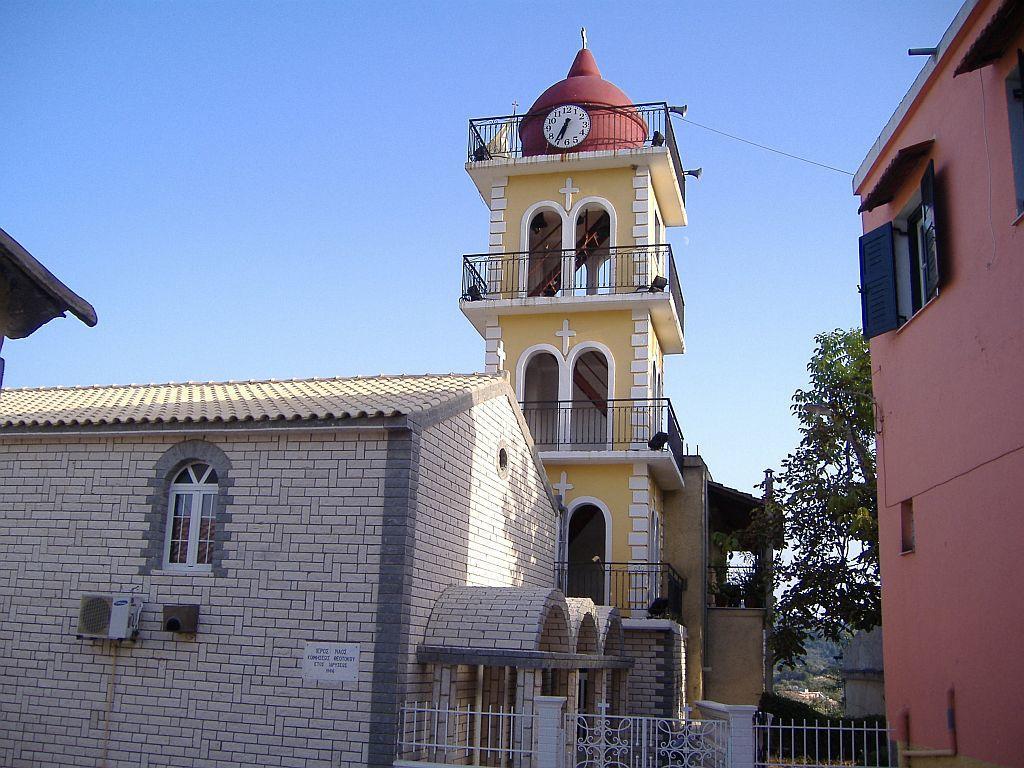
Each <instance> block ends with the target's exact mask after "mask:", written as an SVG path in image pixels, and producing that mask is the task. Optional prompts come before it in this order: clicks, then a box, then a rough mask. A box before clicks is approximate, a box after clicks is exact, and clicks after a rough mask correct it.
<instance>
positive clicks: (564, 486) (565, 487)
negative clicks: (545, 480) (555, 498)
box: [551, 472, 576, 501]
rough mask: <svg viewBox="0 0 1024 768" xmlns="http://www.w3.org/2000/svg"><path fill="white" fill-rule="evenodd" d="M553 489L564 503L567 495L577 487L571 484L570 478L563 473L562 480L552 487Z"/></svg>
mask: <svg viewBox="0 0 1024 768" xmlns="http://www.w3.org/2000/svg"><path fill="white" fill-rule="evenodd" d="M551 487H552V488H554V489H555V490H556V491H557V492H558V495H559V496H561V497H562V501H565V494H566V493H568V492H569V491H571V490H572V489H573V488H575V487H576V486H575V485H573V484H572V483H570V482H569V476H568V475H567V474H566V473H565V472H563V473H562V479H561V480H559V481H558V482H557V483H555V484H554V485H552V486H551Z"/></svg>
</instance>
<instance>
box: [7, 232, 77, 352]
mask: <svg viewBox="0 0 1024 768" xmlns="http://www.w3.org/2000/svg"><path fill="white" fill-rule="evenodd" d="M4 284H6V290H7V296H6V302H5V303H6V310H4V308H3V306H2V305H0V335H2V336H7V337H8V338H11V339H21V338H24V337H25V336H28V335H30V334H32V333H33V332H35V331H36V330H37V329H38V328H39V327H40V326H42V325H43V324H45V323H48V322H49V321H50V320H52V319H53V318H55V317H63V315H64V313H65V312H68V311H70V312H71V314H73V315H74V316H75V317H77V318H78V319H79V320H81V321H82V322H83V323H85V324H86V325H88V326H93V325H96V310H95V309H93V308H92V305H91V304H89V302H87V301H86V300H85V299H83V298H82V297H81V296H79V295H78V294H76V293H75V292H74V291H72V290H71V289H70V288H68V287H67V286H66V285H64V283H62V282H61V281H60V280H58V279H57V278H56V277H54V275H53V273H51V272H50V271H49V270H48V269H47V268H46V267H44V266H43V265H42V264H40V263H39V262H38V261H37V260H36V259H35V258H34V257H33V256H32V254H31V253H29V252H28V251H26V250H25V248H24V247H22V245H21V244H20V243H19V242H18V241H17V240H15V239H14V238H13V237H11V236H10V235H9V234H7V233H6V232H4V230H2V229H0V289H2V288H4V287H5V285H4ZM2 298H4V297H3V296H2V295H0V299H2Z"/></svg>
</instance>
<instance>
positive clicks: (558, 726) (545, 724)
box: [533, 696, 565, 768]
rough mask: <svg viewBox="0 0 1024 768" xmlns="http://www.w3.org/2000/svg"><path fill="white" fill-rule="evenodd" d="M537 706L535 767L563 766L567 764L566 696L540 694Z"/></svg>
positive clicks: (554, 767) (553, 767)
mask: <svg viewBox="0 0 1024 768" xmlns="http://www.w3.org/2000/svg"><path fill="white" fill-rule="evenodd" d="M536 707H537V708H536V712H537V729H536V734H537V736H536V742H535V743H534V760H533V768H562V766H563V765H564V764H565V762H564V759H563V758H564V757H565V697H564V696H538V697H537V698H536Z"/></svg>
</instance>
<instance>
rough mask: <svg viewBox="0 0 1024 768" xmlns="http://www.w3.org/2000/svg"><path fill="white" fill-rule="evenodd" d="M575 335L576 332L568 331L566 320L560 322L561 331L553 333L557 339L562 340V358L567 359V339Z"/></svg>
mask: <svg viewBox="0 0 1024 768" xmlns="http://www.w3.org/2000/svg"><path fill="white" fill-rule="evenodd" d="M575 335H576V331H570V330H569V321H568V320H563V321H562V330H560V331H555V336H558V337H560V338H561V339H562V356H563V357H568V356H569V339H570V338H572V337H573V336H575Z"/></svg>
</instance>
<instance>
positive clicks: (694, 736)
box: [566, 713, 729, 768]
mask: <svg viewBox="0 0 1024 768" xmlns="http://www.w3.org/2000/svg"><path fill="white" fill-rule="evenodd" d="M728 727H729V726H728V723H727V722H725V721H723V720H684V719H676V718H660V717H639V716H617V715H607V714H582V713H581V714H569V715H568V716H567V718H566V731H567V736H568V738H569V741H570V744H571V752H572V754H573V757H574V762H573V763H572V764H574V765H575V766H578V768H726V767H727V766H728V764H729V731H728Z"/></svg>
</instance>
